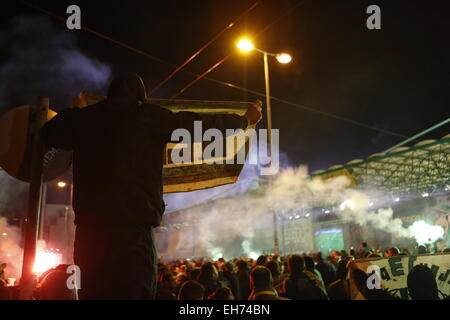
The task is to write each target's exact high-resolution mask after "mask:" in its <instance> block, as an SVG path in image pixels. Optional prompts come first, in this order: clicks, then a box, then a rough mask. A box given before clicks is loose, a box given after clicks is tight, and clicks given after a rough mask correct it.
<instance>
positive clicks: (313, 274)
mask: <svg viewBox="0 0 450 320" xmlns="http://www.w3.org/2000/svg"><path fill="white" fill-rule="evenodd" d="M303 260H304V262H305V268H304V272H305V273H306V275H307V276H308V277H309V278H310V279H313V280H314V281H316V284H317V285H318V286H319V287H320V289H322V291H323V292H324V293H325V294H327V290H326V288H325V283H324V282H323V279H322V275H321V274H320V271H319V270H317V269H316V267H315V265H314V259H313V258H311V257H310V256H304V257H303Z"/></svg>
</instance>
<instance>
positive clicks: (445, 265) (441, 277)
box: [355, 253, 450, 299]
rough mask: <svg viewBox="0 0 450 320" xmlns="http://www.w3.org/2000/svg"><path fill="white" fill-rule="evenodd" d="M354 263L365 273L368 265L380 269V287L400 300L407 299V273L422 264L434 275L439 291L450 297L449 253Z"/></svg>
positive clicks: (357, 261)
mask: <svg viewBox="0 0 450 320" xmlns="http://www.w3.org/2000/svg"><path fill="white" fill-rule="evenodd" d="M355 262H356V265H357V266H358V267H359V268H360V269H361V270H363V271H365V272H366V271H367V268H368V267H369V266H370V265H377V266H378V267H380V275H381V286H382V287H384V288H387V289H388V290H389V291H390V292H391V293H393V294H395V295H396V296H398V297H401V298H402V299H409V294H408V288H407V287H408V285H407V282H406V280H407V277H408V272H409V271H410V270H411V269H412V268H413V267H414V266H415V265H418V264H424V265H426V266H428V268H430V269H431V271H432V272H433V274H434V275H435V277H436V283H437V286H438V289H439V291H441V293H443V294H445V295H447V296H448V295H450V254H449V253H443V254H430V255H413V256H399V257H393V258H373V259H361V260H356V261H355ZM440 297H441V298H442V294H440Z"/></svg>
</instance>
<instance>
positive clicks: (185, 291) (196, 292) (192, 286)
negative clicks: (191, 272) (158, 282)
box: [178, 280, 205, 300]
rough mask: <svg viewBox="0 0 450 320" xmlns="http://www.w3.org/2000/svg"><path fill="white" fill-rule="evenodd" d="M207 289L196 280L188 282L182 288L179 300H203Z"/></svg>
mask: <svg viewBox="0 0 450 320" xmlns="http://www.w3.org/2000/svg"><path fill="white" fill-rule="evenodd" d="M204 295H205V288H204V287H203V286H202V284H201V283H199V282H198V281H195V280H188V281H186V282H185V283H183V285H182V286H181V288H180V292H179V293H178V300H203V297H204Z"/></svg>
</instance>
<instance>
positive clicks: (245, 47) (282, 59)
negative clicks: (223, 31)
mask: <svg viewBox="0 0 450 320" xmlns="http://www.w3.org/2000/svg"><path fill="white" fill-rule="evenodd" d="M237 47H238V48H239V49H240V50H242V51H244V52H250V51H252V50H254V51H257V52H259V53H262V55H263V57H264V82H265V87H266V108H267V109H266V112H267V132H268V133H267V137H268V140H269V141H268V142H269V147H268V148H267V150H268V153H269V159H270V162H272V109H271V106H270V81H269V61H268V60H269V58H268V57H269V56H272V57H275V58H276V59H277V60H278V62H279V63H289V62H291V60H292V57H291V56H290V55H289V54H287V53H270V52H267V51H264V50H261V49H258V48H256V47H255V46H254V45H253V43H252V42H251V41H250V40H248V39H241V40H239V41H238V43H237ZM271 210H272V215H273V238H274V253H275V254H278V253H279V245H278V223H277V214H276V210H275V209H274V208H272V209H271Z"/></svg>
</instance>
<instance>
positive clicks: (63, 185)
mask: <svg viewBox="0 0 450 320" xmlns="http://www.w3.org/2000/svg"><path fill="white" fill-rule="evenodd" d="M57 185H58V187H60V188H64V187H65V186H66V185H67V183H65V182H64V181H58V183H57Z"/></svg>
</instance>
